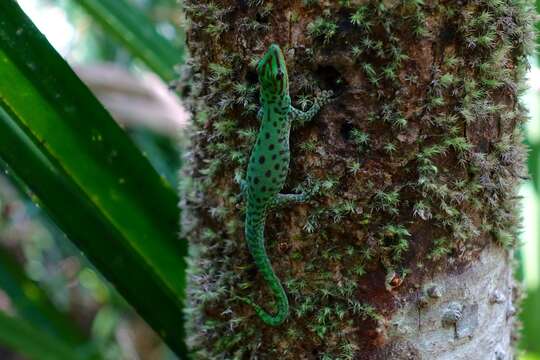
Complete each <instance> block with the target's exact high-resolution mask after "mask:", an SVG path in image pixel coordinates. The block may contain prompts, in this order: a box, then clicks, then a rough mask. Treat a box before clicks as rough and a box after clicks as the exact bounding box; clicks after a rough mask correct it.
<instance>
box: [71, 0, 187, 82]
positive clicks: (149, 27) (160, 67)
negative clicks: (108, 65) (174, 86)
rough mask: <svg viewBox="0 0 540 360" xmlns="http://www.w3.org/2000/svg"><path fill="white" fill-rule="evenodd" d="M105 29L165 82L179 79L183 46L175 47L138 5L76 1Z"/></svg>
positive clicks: (115, 0) (112, 0) (122, 1)
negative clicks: (176, 70)
mask: <svg viewBox="0 0 540 360" xmlns="http://www.w3.org/2000/svg"><path fill="white" fill-rule="evenodd" d="M76 2H77V4H80V5H81V6H83V7H84V8H85V9H86V11H87V12H88V13H89V14H90V15H91V16H92V18H93V19H94V20H96V21H97V22H98V23H99V24H100V25H101V26H102V27H103V28H105V30H107V31H108V32H109V33H111V34H112V35H114V36H115V37H116V38H117V39H118V40H120V41H121V42H122V43H123V44H124V45H125V46H126V47H127V49H128V50H129V51H131V52H132V54H133V55H134V56H135V57H138V58H140V59H141V60H142V61H143V62H144V63H145V64H146V65H147V66H148V67H149V68H150V69H152V70H153V71H155V72H156V74H158V75H159V76H160V77H161V78H162V79H163V80H164V81H167V82H168V81H172V80H174V79H175V78H177V74H176V73H175V72H174V68H175V66H176V65H179V64H181V63H182V62H183V58H184V49H183V48H178V49H177V48H175V47H174V46H173V45H172V44H171V43H170V42H169V41H168V40H167V39H165V38H164V37H163V36H161V35H160V34H159V33H158V32H157V31H156V28H155V25H154V24H153V23H152V22H151V21H150V19H148V18H147V17H146V16H145V14H144V13H142V12H141V11H140V10H139V9H138V8H136V7H134V6H132V5H130V4H129V3H128V2H126V1H125V0H77V1H76Z"/></svg>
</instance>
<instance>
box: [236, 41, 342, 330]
mask: <svg viewBox="0 0 540 360" xmlns="http://www.w3.org/2000/svg"><path fill="white" fill-rule="evenodd" d="M257 74H258V78H259V85H260V103H261V108H260V110H259V112H258V113H257V118H258V119H259V120H260V122H261V125H260V129H259V132H258V135H257V139H256V142H255V145H254V146H253V149H252V151H251V156H250V158H249V163H248V167H247V174H246V175H247V176H246V178H245V179H243V180H241V181H240V187H241V191H242V194H243V196H244V199H245V200H246V217H245V225H244V233H245V239H246V243H247V247H248V250H249V252H250V254H251V256H252V258H253V260H254V262H255V265H256V266H257V268H258V270H259V272H260V273H261V275H262V276H263V278H264V280H265V282H266V283H267V284H268V286H269V287H270V289H271V290H272V294H273V296H274V297H275V298H276V307H277V313H276V314H274V315H272V314H270V313H268V312H267V311H265V310H264V309H263V308H262V307H261V306H259V305H257V304H255V303H254V302H253V301H251V300H249V299H246V298H240V299H241V300H242V301H244V302H246V303H247V304H249V305H251V306H252V307H253V308H254V310H255V313H256V314H257V315H258V316H259V318H260V319H261V320H262V321H263V322H264V323H265V324H267V325H269V326H279V325H281V324H282V323H283V322H284V321H285V320H286V319H287V316H288V314H289V300H288V298H287V294H286V293H285V290H284V289H283V286H282V285H281V282H280V280H279V278H278V277H277V276H276V274H275V273H274V270H273V269H272V264H271V263H270V259H269V258H268V254H267V253H266V248H265V237H264V228H265V222H266V216H267V213H268V210H270V209H271V208H274V207H276V206H280V205H284V204H287V203H289V202H302V201H305V200H306V196H305V195H304V194H281V193H280V191H281V190H282V188H283V186H284V184H285V179H286V178H287V173H288V171H289V161H290V158H291V154H290V149H289V134H290V130H291V125H292V123H293V122H296V123H299V124H304V123H306V122H308V121H310V120H312V119H313V118H314V117H315V115H316V114H317V113H318V112H319V111H320V109H321V106H322V105H324V104H325V103H326V102H328V100H329V99H330V96H331V94H332V93H331V91H324V92H323V93H322V95H321V96H320V97H318V98H317V99H316V100H315V101H314V104H313V105H312V107H311V109H309V110H308V111H305V112H304V111H301V110H299V109H296V108H294V107H293V106H292V105H291V98H290V96H289V77H288V74H287V66H286V63H285V58H284V57H283V53H282V52H281V49H280V48H279V46H278V45H277V44H272V45H271V46H270V47H269V48H268V50H267V51H266V53H265V54H264V55H263V57H262V58H261V60H260V61H259V63H258V65H257Z"/></svg>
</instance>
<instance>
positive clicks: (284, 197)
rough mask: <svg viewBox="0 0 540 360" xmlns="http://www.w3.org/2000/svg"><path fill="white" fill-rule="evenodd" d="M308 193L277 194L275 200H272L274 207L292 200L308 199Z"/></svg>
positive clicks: (302, 200)
mask: <svg viewBox="0 0 540 360" xmlns="http://www.w3.org/2000/svg"><path fill="white" fill-rule="evenodd" d="M307 198H308V197H307V196H306V194H277V196H276V197H275V199H274V201H272V203H271V206H272V207H278V206H284V205H287V204H290V203H292V202H296V203H302V202H305V201H306V200H307Z"/></svg>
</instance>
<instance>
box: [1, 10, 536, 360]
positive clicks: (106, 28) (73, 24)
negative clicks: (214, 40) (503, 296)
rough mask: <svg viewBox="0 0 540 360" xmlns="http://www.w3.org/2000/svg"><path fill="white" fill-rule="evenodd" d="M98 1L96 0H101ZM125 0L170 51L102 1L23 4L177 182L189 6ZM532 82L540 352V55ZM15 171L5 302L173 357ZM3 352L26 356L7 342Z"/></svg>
mask: <svg viewBox="0 0 540 360" xmlns="http://www.w3.org/2000/svg"><path fill="white" fill-rule="evenodd" d="M100 1H101V0H100ZM100 1H98V0H94V4H97V3H100ZM124 1H126V3H127V4H129V5H131V6H132V7H133V8H134V9H138V10H139V11H140V12H141V13H142V14H143V15H145V16H146V17H148V18H149V19H150V20H151V23H152V25H153V26H154V28H155V30H156V31H157V33H158V34H159V35H160V36H161V37H162V38H163V39H165V40H166V42H168V43H169V47H168V48H166V51H165V52H167V51H168V53H167V56H163V59H154V60H152V59H148V58H147V59H146V60H147V61H141V59H142V58H145V54H144V49H138V48H136V47H135V48H134V47H131V48H130V45H129V43H128V44H126V43H125V42H122V41H119V39H118V36H117V35H118V34H115V31H118V26H115V24H114V19H112V20H111V19H104V18H103V14H100V13H99V6H98V7H97V8H92V7H90V8H89V7H86V6H81V5H84V3H92V1H86V0H85V1H82V0H19V4H20V5H21V6H22V7H23V9H24V11H25V12H26V13H27V15H28V16H30V18H31V19H32V20H33V21H34V23H35V24H36V25H37V26H38V27H39V28H40V30H41V31H42V32H43V33H44V34H45V35H46V37H47V38H48V40H49V41H50V42H51V43H52V45H53V46H54V47H55V48H56V50H57V51H58V52H59V53H60V54H61V55H62V56H63V57H64V58H65V59H66V60H67V61H68V62H69V63H70V65H72V66H73V67H74V68H75V69H76V71H77V73H78V74H79V76H80V77H81V78H82V79H83V80H84V81H85V82H86V83H87V85H88V86H89V87H90V88H91V89H92V91H93V92H94V93H95V94H96V96H97V97H98V98H99V99H100V100H101V101H102V102H103V103H104V104H105V106H106V107H107V108H108V109H109V110H110V112H111V113H112V114H113V115H114V117H115V119H117V120H118V122H119V123H120V124H121V125H122V126H123V127H124V128H125V130H126V131H127V132H128V133H129V134H130V136H131V137H132V138H133V139H134V141H135V142H136V144H137V145H138V146H139V147H140V148H141V150H142V151H143V152H144V153H145V154H146V156H147V157H148V158H149V159H150V161H151V162H152V164H153V165H154V166H155V168H156V169H157V170H158V172H159V173H160V174H161V175H162V176H163V177H165V178H166V179H168V180H169V181H170V182H171V183H172V184H175V183H176V174H177V171H178V169H179V167H180V165H181V156H180V145H179V144H181V143H182V142H183V139H182V132H183V129H184V128H185V124H186V123H187V121H188V117H187V114H186V112H185V111H184V110H183V109H182V107H181V104H180V103H179V100H178V98H177V97H176V95H175V94H174V92H173V91H171V90H170V89H168V87H169V86H170V85H171V83H172V81H173V80H174V79H175V76H176V75H175V74H174V72H173V71H171V70H173V69H172V66H169V65H168V64H170V63H175V64H179V63H181V62H182V59H183V57H184V55H183V54H184V51H183V44H184V34H183V32H182V31H181V29H182V28H183V26H184V19H183V15H182V12H181V7H180V5H179V4H178V3H177V1H176V0H124ZM96 9H97V10H96ZM123 10H125V9H123ZM96 20H97V21H96ZM127 20H128V22H129V20H130V19H127ZM134 21H137V20H136V19H135V20H134ZM126 45H127V46H126ZM156 46H158V45H156ZM171 49H173V50H171ZM167 61H168V62H167ZM148 66H149V67H148ZM528 82H529V88H530V89H529V90H528V92H527V93H526V94H524V95H523V101H524V103H525V104H526V105H527V106H528V108H529V110H530V121H529V123H528V124H527V127H526V129H525V130H526V133H527V140H526V141H527V143H528V145H529V147H530V149H531V151H530V154H529V155H530V156H529V170H530V174H531V180H529V181H527V182H525V183H524V184H523V186H522V189H521V190H522V196H523V232H522V234H521V242H522V247H521V249H520V251H519V253H518V254H517V258H518V260H519V265H518V266H519V267H518V274H517V276H518V277H519V279H520V281H522V282H523V285H524V286H523V289H524V290H525V292H526V294H525V299H524V301H523V310H522V313H521V318H522V322H523V331H522V339H521V349H522V350H523V353H522V355H521V358H522V359H529V360H533V359H538V360H540V261H539V259H540V229H539V224H538V219H539V215H540V184H539V183H538V175H539V166H538V165H539V161H540V160H539V154H540V67H539V66H538V63H537V61H536V58H531V70H530V72H529V78H528ZM1 166H2V164H1V163H0V167H1ZM11 180H12V176H11V175H10V174H9V173H3V174H2V175H0V310H3V311H5V312H7V313H10V312H11V313H13V312H14V309H15V308H16V309H17V312H20V311H27V312H28V314H29V315H28V316H33V317H40V316H41V315H40V311H39V307H38V310H36V309H35V308H32V306H30V305H29V306H27V307H25V306H24V304H23V305H20V304H22V303H24V301H25V300H24V299H31V300H36V299H39V301H41V302H42V303H43V304H42V306H43V307H44V308H50V307H53V308H58V309H59V310H60V311H62V312H65V313H67V314H68V316H69V318H70V321H72V322H73V324H75V328H73V329H71V330H70V331H72V332H73V336H74V337H77V336H80V337H83V338H89V339H90V344H91V345H90V347H91V348H92V349H91V350H88V351H89V352H97V353H99V354H100V356H101V357H102V358H104V359H145V360H146V359H150V360H152V359H156V360H157V359H175V358H176V357H175V356H174V355H173V354H172V352H171V351H169V350H168V349H167V347H166V346H165V345H163V343H162V342H161V341H160V340H159V338H158V337H157V336H156V335H155V334H154V333H153V331H152V330H151V329H150V328H149V327H148V326H147V325H146V324H145V323H144V321H143V320H141V319H140V318H139V317H138V316H137V315H136V314H135V313H134V312H133V311H132V310H130V307H129V306H128V305H127V304H126V303H125V302H124V301H123V300H122V299H121V297H120V296H119V295H118V294H116V293H115V291H114V290H113V289H112V288H111V287H110V286H109V285H108V283H107V282H106V281H105V280H103V279H102V278H101V277H100V275H99V274H98V272H97V271H96V270H95V269H94V268H93V267H92V266H91V264H89V263H88V262H87V261H86V260H85V258H84V256H81V254H80V253H79V251H78V250H77V249H76V248H75V247H74V246H73V245H72V244H71V243H70V242H69V241H68V240H67V239H66V238H65V237H64V235H63V234H62V232H61V231H60V230H59V229H57V228H56V227H55V225H54V223H52V222H51V221H50V220H49V219H48V218H47V216H46V215H45V214H44V213H43V212H42V211H41V210H40V208H39V207H38V206H37V205H35V204H34V202H33V201H32V198H31V197H28V196H26V195H23V194H24V192H23V191H20V189H19V188H18V186H17V184H16V182H13V181H11ZM42 291H44V292H42ZM46 299H50V300H51V301H52V304H48V303H47V302H48V301H49V300H46ZM34 307H35V305H34ZM21 309H22V310H21ZM32 311H33V312H32ZM70 326H72V325H70ZM0 331H2V330H1V329H0ZM0 359H6V360H9V359H24V358H23V357H21V356H20V355H18V354H15V353H12V352H10V351H9V350H7V349H3V348H2V347H1V346H0Z"/></svg>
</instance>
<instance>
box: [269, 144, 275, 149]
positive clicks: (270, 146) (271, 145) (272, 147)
mask: <svg viewBox="0 0 540 360" xmlns="http://www.w3.org/2000/svg"><path fill="white" fill-rule="evenodd" d="M275 148H276V145H274V144H270V145H269V146H268V149H270V150H274V149H275Z"/></svg>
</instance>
